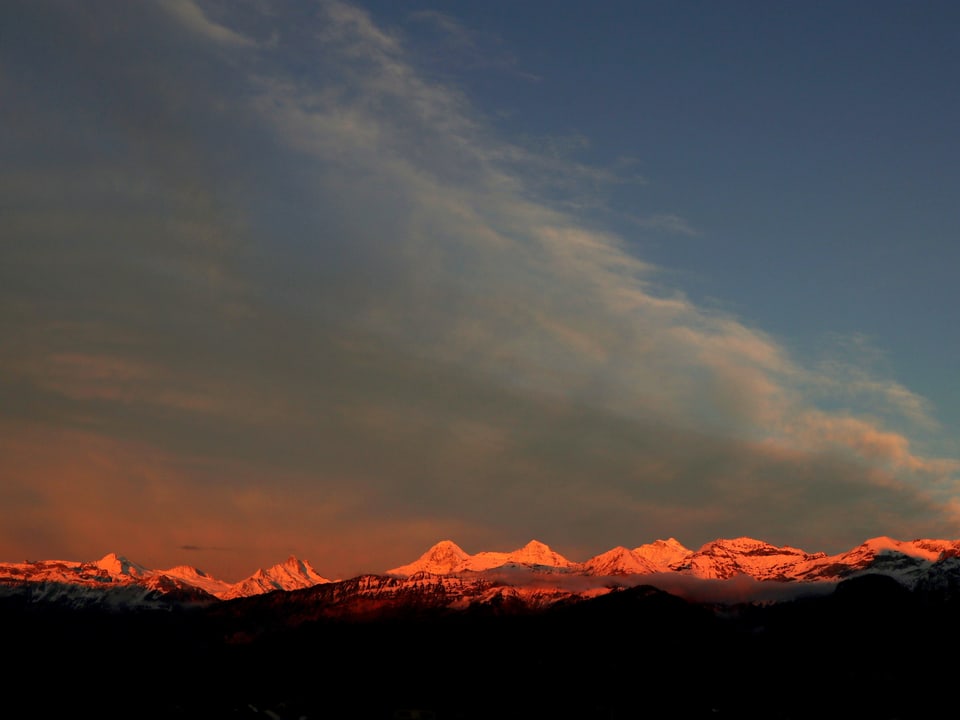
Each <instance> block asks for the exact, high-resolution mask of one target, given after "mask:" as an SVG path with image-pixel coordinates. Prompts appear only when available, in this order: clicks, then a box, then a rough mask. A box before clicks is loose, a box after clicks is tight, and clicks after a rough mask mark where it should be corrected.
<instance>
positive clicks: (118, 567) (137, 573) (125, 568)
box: [94, 553, 150, 577]
mask: <svg viewBox="0 0 960 720" xmlns="http://www.w3.org/2000/svg"><path fill="white" fill-rule="evenodd" d="M94 565H96V566H97V567H98V568H100V569H101V570H105V571H106V572H108V573H109V574H110V575H128V576H131V577H143V576H145V575H148V574H150V571H149V570H148V569H147V568H145V567H144V566H143V565H139V564H138V563H135V562H132V561H131V560H128V559H127V558H125V557H123V555H117V554H116V553H108V554H106V555H104V556H103V557H102V558H100V559H99V560H97V561H96V562H95V563H94Z"/></svg>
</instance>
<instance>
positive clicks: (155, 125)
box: [0, 0, 960, 579]
mask: <svg viewBox="0 0 960 720" xmlns="http://www.w3.org/2000/svg"><path fill="white" fill-rule="evenodd" d="M0 19H2V21H3V26H4V27H5V28H8V30H7V31H6V33H5V35H4V41H3V43H0V95H2V96H3V97H4V98H5V99H6V100H7V101H6V102H4V103H3V104H2V107H0V127H2V128H3V130H4V132H3V133H2V137H0V161H2V162H0V168H2V169H0V183H2V187H3V189H4V192H3V201H2V205H0V209H2V211H3V215H4V216H5V218H6V220H5V222H4V225H5V227H4V229H3V237H2V242H0V330H2V333H3V337H4V338H5V339H6V342H5V343H3V345H2V347H0V371H2V372H0V424H2V426H3V429H4V432H3V433H2V439H0V450H2V456H3V457H5V458H6V460H5V461H4V462H0V481H2V482H0V500H2V502H0V521H2V522H0V554H2V555H3V556H4V557H6V558H8V559H23V558H26V557H29V558H34V559H36V558H41V557H43V558H49V557H66V558H71V559H93V558H95V557H99V556H100V555H102V554H106V553H107V552H120V553H123V554H126V555H127V556H129V557H131V559H134V560H136V561H138V562H141V563H144V564H146V565H150V566H153V567H165V566H172V565H175V564H182V563H188V564H192V565H196V566H199V567H201V568H203V569H206V570H208V571H210V572H212V573H214V574H215V575H218V576H222V577H225V578H226V579H239V577H241V576H243V575H245V574H248V573H249V572H252V571H253V570H254V569H255V568H256V567H258V566H261V565H267V564H273V563H274V562H279V561H280V560H282V559H283V558H285V557H286V556H287V555H289V554H290V553H291V552H293V553H296V554H298V555H300V556H301V557H304V558H306V559H308V560H310V561H311V563H312V564H313V565H314V566H315V567H317V568H318V570H319V571H320V572H321V573H323V574H326V575H328V576H345V575H349V574H352V573H355V572H359V571H376V570H383V569H385V568H388V567H393V566H396V565H398V564H401V563H403V562H407V561H409V560H410V559H411V558H412V557H414V556H415V555H417V554H419V552H421V551H422V550H424V549H425V548H426V547H427V546H428V545H430V544H432V543H433V542H435V541H437V540H439V539H441V538H450V539H453V540H455V541H457V542H458V543H459V544H461V545H462V546H463V547H465V548H466V549H467V550H468V551H471V552H476V551H478V550H481V549H490V550H497V549H499V550H509V549H513V548H515V547H519V546H520V545H522V544H524V543H525V542H526V541H527V540H529V539H530V538H531V537H536V538H537V539H539V540H541V541H544V542H547V543H548V544H550V545H551V546H553V547H554V548H555V549H557V550H558V551H560V552H564V553H565V554H567V555H568V556H570V557H572V558H573V559H586V557H588V556H590V555H591V554H596V553H599V552H602V551H605V550H607V549H609V548H610V547H613V546H615V545H626V546H628V547H635V546H637V545H640V544H642V543H644V542H649V541H652V540H654V539H656V538H658V537H668V536H674V537H676V538H677V539H679V540H680V541H681V542H683V543H684V544H686V545H688V546H691V547H696V546H699V544H702V543H704V542H707V541H709V540H712V539H714V538H716V537H721V536H723V537H735V536H740V535H751V536H755V537H762V538H763V539H766V540H769V541H771V542H776V543H778V544H792V545H795V546H799V547H803V548H805V549H808V550H811V551H815V550H824V551H839V550H842V549H846V548H847V547H850V546H852V545H854V544H856V543H858V542H860V541H862V540H863V539H866V538H867V537H871V536H875V535H881V534H887V535H891V536H894V537H900V538H903V539H910V538H913V537H920V536H926V537H929V536H939V537H950V538H954V537H956V536H957V531H956V528H957V521H958V510H957V508H958V506H957V482H958V480H960V462H958V458H960V444H958V441H957V438H958V430H960V409H958V408H960V403H958V401H960V389H958V388H960V385H958V383H957V382H956V378H957V371H958V369H960V368H958V357H960V336H958V334H957V333H956V331H955V327H954V318H955V311H954V308H955V307H957V306H958V304H960V297H958V290H957V285H956V282H955V275H956V268H957V267H960V262H958V261H960V249H958V248H960V244H958V242H957V237H958V231H960V213H958V212H957V207H958V206H960V205H958V202H957V200H958V198H957V188H958V186H960V185H958V178H957V173H958V171H957V168H958V167H960V163H958V161H960V157H958V155H960V150H958V146H957V143H956V141H955V131H954V128H956V127H958V126H960V122H958V121H960V117H958V116H960V104H958V103H960V100H958V94H957V92H956V90H955V88H954V87H953V84H954V83H953V80H954V79H955V78H956V77H957V74H958V70H960V68H958V64H960V49H958V48H960V45H958V43H957V42H956V39H957V33H958V32H960V11H958V10H957V9H956V8H955V6H954V5H953V4H950V3H925V4H908V3H871V4H870V5H869V6H865V5H862V4H857V3H778V4H775V5H772V4H771V5H768V4H763V5H761V4H758V3H693V2H676V3H647V2H631V3H626V2H624V3H620V2H601V3H591V4H589V5H588V4H586V3H564V2H551V3H536V2H531V3H506V2H489V3H482V4H478V3H457V2H447V3H438V4H436V5H431V4H426V3H402V4H401V3H380V2H368V3H362V2H361V3H345V2H336V1H327V0H319V1H318V2H310V3H292V2H291V3H282V2H276V3H274V2H259V1H258V2H253V1H252V0H251V1H250V2H236V3H232V2H231V3H226V2H223V3H217V2H199V1H197V2H194V1H193V0H168V1H167V2H144V3H139V4H129V3H120V2H99V3H93V4H88V3H57V4H49V5H48V4H36V3H19V2H15V3H12V4H8V5H6V6H5V7H4V9H3V10H0Z"/></svg>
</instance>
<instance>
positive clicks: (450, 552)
mask: <svg viewBox="0 0 960 720" xmlns="http://www.w3.org/2000/svg"><path fill="white" fill-rule="evenodd" d="M469 561H470V555H468V554H467V553H466V552H464V550H463V548H461V547H460V546H459V545H457V544H456V543H455V542H453V541H452V540H441V541H440V542H438V543H437V544H436V545H434V546H433V547H431V548H430V549H429V550H427V551H426V552H425V553H424V554H423V555H421V556H420V557H419V558H418V559H417V560H415V561H413V562H412V563H410V564H409V565H402V566H400V567H398V568H394V569H393V570H387V574H388V575H403V576H408V575H413V574H414V573H418V572H426V573H431V574H433V575H448V574H450V573H455V572H460V571H461V570H466V569H468V565H469Z"/></svg>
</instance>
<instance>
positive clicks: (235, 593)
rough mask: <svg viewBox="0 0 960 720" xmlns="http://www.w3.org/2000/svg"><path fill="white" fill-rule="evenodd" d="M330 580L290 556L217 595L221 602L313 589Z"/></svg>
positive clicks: (305, 562)
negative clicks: (285, 591)
mask: <svg viewBox="0 0 960 720" xmlns="http://www.w3.org/2000/svg"><path fill="white" fill-rule="evenodd" d="M328 582H330V580H328V579H327V578H325V577H323V576H322V575H320V573H318V572H317V571H316V570H314V569H313V567H312V566H311V565H310V563H308V562H307V561H306V560H300V559H298V558H297V557H296V556H295V555H291V556H290V557H289V558H287V559H286V560H285V561H284V562H282V563H280V564H278V565H274V566H273V567H271V568H268V569H266V570H264V569H263V568H260V569H259V570H257V571H256V572H255V573H253V575H251V576H250V577H248V578H246V579H245V580H241V581H240V582H238V583H236V584H235V585H233V586H231V587H230V588H229V589H228V590H226V591H225V592H223V593H222V594H221V595H218V597H220V598H221V599H223V600H229V599H231V598H237V597H246V596H248V595H260V594H262V593H267V592H273V591H274V590H299V589H301V588H308V587H313V586H314V585H320V584H321V583H328Z"/></svg>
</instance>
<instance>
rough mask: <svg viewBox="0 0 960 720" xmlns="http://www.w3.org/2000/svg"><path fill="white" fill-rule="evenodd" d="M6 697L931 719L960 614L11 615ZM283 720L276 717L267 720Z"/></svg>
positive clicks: (319, 713)
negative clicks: (273, 719)
mask: <svg viewBox="0 0 960 720" xmlns="http://www.w3.org/2000/svg"><path fill="white" fill-rule="evenodd" d="M0 610H2V615H0V617H2V628H0V629H2V632H3V638H4V645H5V649H6V650H7V651H8V652H5V653H4V654H5V655H6V656H7V657H8V658H9V659H10V660H11V661H12V663H13V664H12V668H13V669H12V670H10V671H8V672H7V679H8V680H9V682H7V683H5V685H6V698H7V699H8V701H9V702H10V703H12V704H13V705H14V706H17V705H21V704H23V703H26V706H27V707H30V708H32V709H34V710H35V711H36V712H37V716H38V717H40V716H53V715H54V712H55V711H56V710H63V709H69V710H71V712H72V714H73V715H76V714H77V713H81V714H84V715H87V714H88V712H89V714H90V715H91V716H92V717H94V718H97V717H100V718H105V717H125V718H154V717H156V718H177V717H183V718H187V717H190V718H218V717H257V716H259V717H268V716H270V717H283V718H286V717H290V718H299V717H307V718H328V717H329V718H333V717H338V718H400V717H407V718H436V719H437V720H440V719H441V718H481V717H482V718H486V717H494V718H539V717H543V718H551V717H554V718H555V717H582V718H615V717H616V718H621V717H623V718H655V717H678V718H679V717H714V718H718V717H730V718H778V717H779V718H807V717H823V716H824V712H826V711H827V710H829V715H830V716H831V717H848V718H859V717H871V718H926V717H930V713H931V712H933V710H934V708H937V707H939V706H940V705H941V704H942V702H943V700H944V698H945V697H947V694H948V693H949V692H951V688H952V687H953V682H954V678H955V673H956V668H955V667H954V665H953V663H952V662H951V660H950V658H951V657H952V654H953V652H954V649H955V648H956V647H957V641H958V640H960V603H958V601H957V600H956V599H954V598H953V597H951V596H948V595H933V594H930V593H911V592H909V591H907V590H906V589H905V588H903V587H902V586H900V585H899V584H898V583H896V582H895V581H894V580H892V579H890V578H887V577H883V576H879V575H877V576H865V577H862V578H859V579H856V580H849V581H846V582H844V583H841V584H840V585H839V586H838V588H837V590H836V592H834V593H833V594H832V595H829V596H823V597H816V598H809V599H805V600H804V599H801V600H795V601H791V602H784V603H778V604H773V605H766V606H754V605H741V606H725V607H710V606H702V605H696V604H691V603H687V602H685V601H683V600H681V599H679V598H677V597H674V596H672V595H669V594H667V593H664V592H661V591H659V590H655V589H653V588H650V587H637V588H632V589H627V590H622V591H618V592H615V593H612V594H609V595H606V596H602V597H599V598H596V599H594V600H589V601H581V602H577V603H568V604H561V605H558V606H555V607H553V608H551V609H550V610H548V611H539V612H537V611H531V610H527V609H524V608H522V607H520V606H517V605H512V604H511V603H509V602H505V603H503V604H500V605H489V606H477V607H474V608H471V609H469V610H462V611H442V610H436V609H430V608H429V607H418V608H412V609H411V608H401V607H392V608H381V609H380V612H374V609H372V608H368V612H366V613H365V614H363V615H362V616H357V617H360V618H362V619H356V618H354V619H351V618H350V617H349V616H344V615H343V614H340V615H338V616H336V617H329V616H327V614H326V613H325V612H324V607H323V605H322V603H318V593H316V592H314V593H311V592H309V591H299V592H296V593H275V594H271V595H270V596H261V597H259V598H248V599H243V600H237V601H231V602H225V603H218V604H216V605H213V606H209V607H204V608H194V609H192V610H190V609H183V608H171V610H170V611H169V612H167V611H156V610H154V611H149V612H142V611H141V612H110V611H103V610H87V611H76V610H67V609H56V608H50V607H44V606H42V605H38V604H31V603H25V602H18V601H17V599H16V597H7V598H5V599H4V601H3V604H2V605H0ZM268 711H269V713H268Z"/></svg>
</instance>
